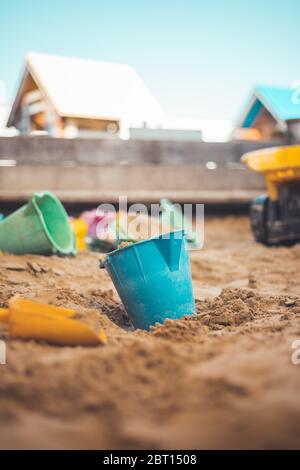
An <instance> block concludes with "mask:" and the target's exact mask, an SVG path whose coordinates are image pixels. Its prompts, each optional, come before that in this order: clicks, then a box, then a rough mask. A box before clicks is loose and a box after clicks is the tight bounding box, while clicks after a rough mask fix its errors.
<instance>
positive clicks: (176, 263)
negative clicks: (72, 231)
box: [100, 230, 195, 329]
mask: <svg viewBox="0 0 300 470" xmlns="http://www.w3.org/2000/svg"><path fill="white" fill-rule="evenodd" d="M186 245H187V242H186V238H185V234H184V231H183V230H178V231H175V232H171V233H167V234H164V235H161V236H160V237H156V238H151V239H149V240H144V241H141V242H137V243H134V244H132V245H128V246H126V247H125V248H121V249H118V250H115V251H113V252H111V253H109V254H108V255H107V256H106V258H105V260H104V261H101V263H100V267H101V268H104V267H105V268H106V269H107V271H108V273H109V275H110V277H111V279H112V281H113V283H114V285H115V287H116V289H117V291H118V294H119V296H120V298H121V300H122V302H123V304H124V306H125V309H126V311H127V313H128V316H129V317H130V319H131V321H132V323H133V325H134V326H135V327H136V328H142V329H149V328H150V326H151V325H154V324H155V323H163V322H164V320H165V319H167V318H169V319H173V320H176V319H178V318H180V317H182V316H183V315H192V314H193V313H195V300H194V295H193V289H192V280H191V272H190V261H189V252H188V250H187V246H186Z"/></svg>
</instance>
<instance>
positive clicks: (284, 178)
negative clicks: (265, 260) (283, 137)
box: [242, 145, 300, 245]
mask: <svg viewBox="0 0 300 470" xmlns="http://www.w3.org/2000/svg"><path fill="white" fill-rule="evenodd" d="M242 161H243V162H244V163H245V164H246V165H247V166H248V168H249V169H250V170H252V171H256V172H258V173H261V174H263V175H264V177H265V178H266V182H267V189H268V194H267V195H261V196H259V197H257V198H256V199H255V200H254V201H253V203H252V206H251V225H252V231H253V233H254V236H255V238H256V240H257V241H258V242H261V243H264V244H266V245H278V244H281V243H295V242H297V241H300V145H295V146H288V147H274V148H270V149H262V150H257V151H255V152H249V153H246V154H245V155H243V157H242Z"/></svg>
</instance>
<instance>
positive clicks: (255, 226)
mask: <svg viewBox="0 0 300 470" xmlns="http://www.w3.org/2000/svg"><path fill="white" fill-rule="evenodd" d="M268 201H269V198H268V196H266V195H262V196H259V197H257V198H256V199H254V201H253V202H252V205H251V209H250V219H251V228H252V232H253V235H254V237H255V240H256V241H257V242H259V243H263V244H264V245H268V230H267V211H268Z"/></svg>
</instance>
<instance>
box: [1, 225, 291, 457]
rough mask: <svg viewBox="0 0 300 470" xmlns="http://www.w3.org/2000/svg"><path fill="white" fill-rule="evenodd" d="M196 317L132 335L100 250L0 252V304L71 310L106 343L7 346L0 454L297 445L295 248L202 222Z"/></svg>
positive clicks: (243, 229)
mask: <svg viewBox="0 0 300 470" xmlns="http://www.w3.org/2000/svg"><path fill="white" fill-rule="evenodd" d="M205 240H206V243H205V247H204V249H203V250H201V251H199V252H193V253H192V254H191V261H192V273H193V282H194V290H195V295H196V299H197V300H196V302H197V315H195V316H193V317H185V318H183V319H182V320H179V321H166V322H165V324H164V325H160V326H156V327H154V328H153V329H152V330H151V331H150V332H144V331H133V329H132V327H131V325H130V322H129V321H128V319H127V316H126V314H125V312H124V309H123V307H122V304H121V303H120V301H119V299H118V296H117V294H116V293H115V291H114V289H113V286H112V283H111V281H110V279H109V277H108V275H107V273H106V271H105V270H99V268H98V261H99V256H100V255H99V254H95V253H84V254H80V255H78V256H77V257H76V258H74V259H62V258H58V257H51V258H47V257H41V256H21V257H17V256H11V255H3V256H0V268H1V269H0V306H6V305H7V301H8V299H9V298H10V297H11V296H13V295H15V294H21V295H24V296H27V297H30V298H36V299H38V300H42V301H47V302H50V303H53V304H55V305H62V306H68V307H73V308H76V309H77V311H78V317H79V318H81V319H82V321H85V322H87V323H89V324H90V325H92V326H93V327H94V328H99V327H103V328H104V329H105V331H106V333H107V336H108V339H109V340H108V344H107V345H106V346H99V347H89V348H84V347H75V348H71V347H54V346H50V345H47V344H41V343H36V342H34V341H29V342H23V341H18V340H14V341H10V340H9V338H8V336H7V335H6V333H5V330H4V329H2V330H0V338H1V339H5V340H7V364H6V365H1V366H0V423H1V426H0V447H1V448H9V449H15V448H60V449H69V448H71V449H72V448H109V449H114V448H121V449H126V448H178V449H181V448H259V449H260V448H271V449H274V448H276V449H277V448H295V447H296V448H299V447H300V399H299V391H300V365H298V366H297V365H293V364H292V361H291V354H292V352H293V350H292V348H291V344H292V342H293V340H295V339H300V295H299V284H300V270H299V267H300V245H296V246H294V247H290V248H287V247H281V248H266V247H263V246H261V245H258V244H255V243H254V241H253V239H252V236H251V233H250V230H249V223H248V219H247V218H246V217H239V218H233V217H227V218H223V219H220V218H215V219H214V218H211V219H208V220H207V221H206V236H205Z"/></svg>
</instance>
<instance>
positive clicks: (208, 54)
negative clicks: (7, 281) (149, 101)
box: [0, 0, 300, 119]
mask: <svg viewBox="0 0 300 470" xmlns="http://www.w3.org/2000/svg"><path fill="white" fill-rule="evenodd" d="M299 19H300V1H299V0H263V1H262V0H207V1H203V0H152V1H149V0H114V1H113V2H109V1H107V0H105V1H102V0H84V1H83V0H72V1H71V0H42V1H41V0H0V79H2V80H4V81H5V82H6V83H7V91H8V94H9V97H12V96H13V94H14V91H15V89H16V86H17V83H18V78H19V76H20V71H21V67H22V63H23V58H24V55H25V54H26V53H27V52H28V51H36V52H45V53H54V54H62V55H70V56H77V57H82V58H92V59H100V60H107V61H114V62H124V63H129V64H131V65H132V66H134V67H135V69H136V70H137V72H138V73H139V74H140V75H141V77H142V78H143V79H144V81H145V82H146V84H147V85H148V87H149V88H150V89H151V91H152V92H153V94H154V95H155V96H156V97H157V98H158V100H159V101H160V103H161V104H162V106H163V108H164V109H165V111H167V112H168V113H170V114H175V115H179V116H195V117H221V118H228V119H235V118H236V116H237V115H238V113H239V111H240V109H241V106H242V105H243V103H244V102H245V100H246V99H247V96H248V94H249V92H250V90H251V88H252V87H253V86H254V85H255V84H257V83H259V84H261V83H262V84H272V85H283V86H291V84H292V83H293V82H294V81H295V80H299V79H300V58H299V32H298V31H299Z"/></svg>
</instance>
